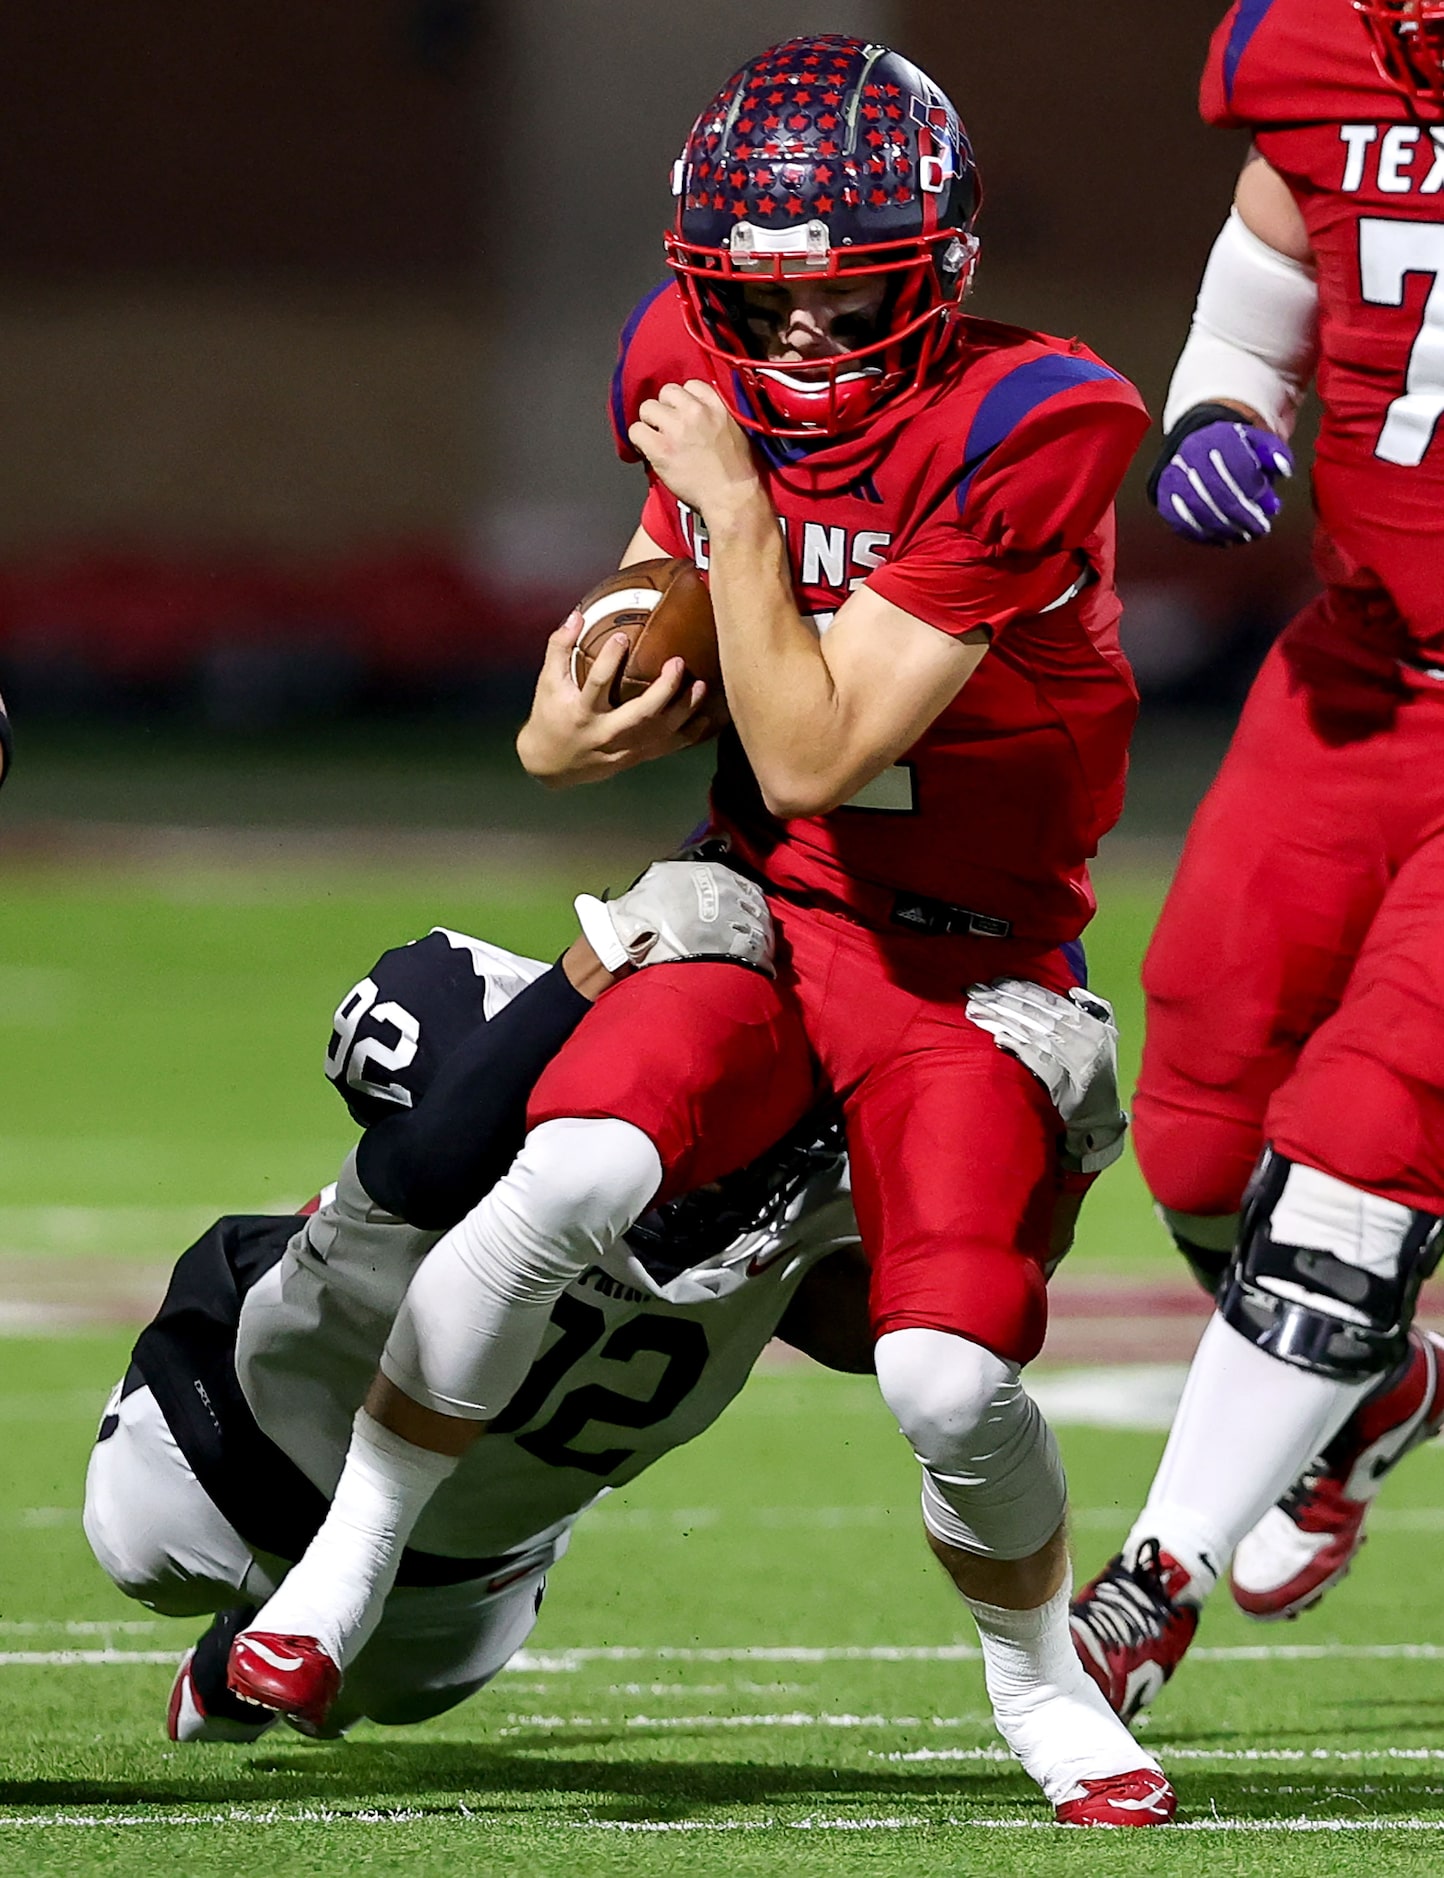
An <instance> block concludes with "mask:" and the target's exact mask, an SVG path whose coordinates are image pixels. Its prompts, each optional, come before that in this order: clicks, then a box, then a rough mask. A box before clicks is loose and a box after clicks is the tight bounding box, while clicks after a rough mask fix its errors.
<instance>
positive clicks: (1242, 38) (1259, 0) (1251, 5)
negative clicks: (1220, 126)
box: [1223, 0, 1274, 104]
mask: <svg viewBox="0 0 1444 1878" xmlns="http://www.w3.org/2000/svg"><path fill="white" fill-rule="evenodd" d="M1273 3H1274V0H1239V9H1238V12H1237V13H1236V14H1235V15H1234V18H1233V25H1232V26H1231V27H1230V28H1229V35H1228V43H1227V44H1226V45H1225V47H1224V49H1223V95H1224V97H1225V98H1226V99H1227V100H1228V102H1229V103H1230V104H1232V103H1233V83H1234V80H1235V78H1237V76H1238V68H1239V61H1240V60H1241V59H1242V58H1243V55H1244V53H1245V52H1247V50H1248V45H1249V41H1250V40H1251V39H1252V38H1253V36H1254V34H1255V33H1256V32H1257V31H1258V29H1259V27H1260V26H1262V25H1263V23H1264V19H1265V17H1266V15H1267V14H1268V11H1269V8H1270V7H1271V6H1272V5H1273Z"/></svg>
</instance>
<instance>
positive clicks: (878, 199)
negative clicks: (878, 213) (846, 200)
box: [868, 189, 887, 209]
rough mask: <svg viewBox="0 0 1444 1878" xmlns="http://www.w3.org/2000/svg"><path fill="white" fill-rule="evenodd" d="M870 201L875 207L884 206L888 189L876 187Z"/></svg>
mask: <svg viewBox="0 0 1444 1878" xmlns="http://www.w3.org/2000/svg"><path fill="white" fill-rule="evenodd" d="M868 201H869V202H870V203H871V204H872V206H873V207H874V208H875V209H880V208H882V207H883V206H884V204H885V203H886V202H887V191H886V190H885V189H874V190H873V191H872V192H871V193H870V194H869V196H868Z"/></svg>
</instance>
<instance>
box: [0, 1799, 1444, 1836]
mask: <svg viewBox="0 0 1444 1878" xmlns="http://www.w3.org/2000/svg"><path fill="white" fill-rule="evenodd" d="M447 1818H452V1819H458V1820H473V1821H480V1822H482V1823H484V1824H485V1825H487V1826H488V1827H490V1828H491V1829H492V1830H495V1829H496V1828H497V1826H498V1823H499V1822H498V1820H497V1818H496V1815H495V1813H494V1812H493V1811H492V1810H491V1809H490V1808H471V1807H467V1806H462V1805H456V1806H453V1807H444V1808H443V1807H427V1808H425V1809H424V1810H422V1809H418V1808H415V1807H395V1808H367V1809H364V1810H357V1811H356V1812H343V1811H339V1810H337V1809H335V1808H332V1807H324V1806H303V1807H294V1808H282V1807H244V1806H233V1807H227V1808H225V1809H223V1810H222V1809H217V1810H216V1811H214V1812H210V1813H148V1812H143V1811H139V1812H134V1813H11V1814H0V1831H7V1830H8V1831H25V1832H34V1831H38V1830H42V1829H45V1828H50V1829H60V1830H70V1831H77V1830H79V1831H85V1830H91V1831H95V1830H99V1831H105V1832H110V1831H113V1830H114V1829H115V1828H117V1827H121V1826H136V1827H145V1826H152V1827H154V1826H304V1825H322V1826H410V1825H419V1824H423V1823H424V1824H428V1825H434V1824H436V1822H437V1821H438V1820H443V1819H447ZM564 1823H565V1824H566V1825H567V1826H569V1827H570V1828H571V1829H572V1830H573V1831H576V1832H641V1833H667V1832H704V1833H716V1832H921V1831H936V1829H937V1828H938V1827H939V1826H953V1827H956V1828H957V1829H958V1830H960V1831H964V1832H975V1831H987V1832H1053V1831H1058V1832H1067V1833H1071V1831H1072V1829H1071V1828H1069V1827H1066V1826H1063V1827H1057V1826H1055V1825H1054V1822H1053V1821H1052V1820H1050V1819H1047V1818H1042V1817H1039V1818H1024V1819H994V1818H981V1819H968V1818H966V1817H963V1818H960V1817H958V1816H957V1815H955V1814H949V1815H947V1816H945V1817H943V1818H938V1817H936V1816H931V1817H929V1816H926V1815H923V1814H918V1815H916V1816H914V1817H909V1816H907V1815H898V1814H885V1815H882V1816H880V1817H876V1818H869V1817H867V1816H863V1817H860V1818H856V1819H756V1820H753V1819H572V1820H567V1821H566V1822H564ZM1156 1830H1161V1831H1164V1832H1246V1833H1271V1832H1278V1833H1289V1832H1304V1833H1331V1832H1444V1818H1440V1819H1420V1818H1417V1817H1410V1818H1406V1819H1391V1818H1388V1817H1384V1816H1377V1815H1376V1816H1374V1817H1372V1818H1364V1819H1360V1818H1357V1817H1351V1818H1349V1819H1311V1818H1310V1817H1309V1816H1308V1815H1307V1814H1299V1815H1298V1816H1297V1817H1296V1818H1293V1819H1230V1818H1218V1817H1215V1818H1210V1819H1190V1820H1180V1821H1179V1822H1178V1823H1177V1824H1176V1825H1173V1826H1166V1827H1162V1828H1157V1829H1156Z"/></svg>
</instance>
